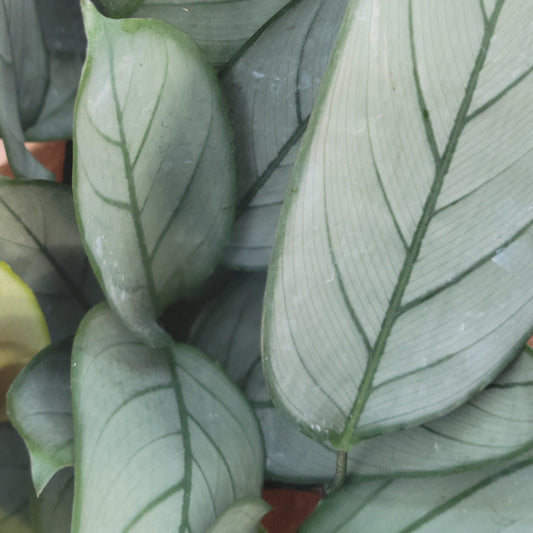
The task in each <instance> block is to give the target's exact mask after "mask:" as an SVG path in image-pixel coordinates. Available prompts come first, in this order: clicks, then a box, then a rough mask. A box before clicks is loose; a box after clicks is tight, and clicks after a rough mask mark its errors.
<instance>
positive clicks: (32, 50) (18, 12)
mask: <svg viewBox="0 0 533 533" xmlns="http://www.w3.org/2000/svg"><path fill="white" fill-rule="evenodd" d="M29 28H31V31H29V30H28V29H29ZM47 83H48V64H47V56H46V51H45V48H44V43H43V37H42V34H41V27H40V24H39V19H38V17H37V10H36V7H35V2H34V0H27V1H25V2H20V1H19V0H5V1H3V2H2V3H1V4H0V136H1V137H2V139H3V141H4V144H5V146H6V152H7V155H8V158H9V163H10V166H11V168H12V169H13V172H14V174H15V176H16V177H18V178H25V179H49V180H55V176H54V175H53V174H52V173H51V172H50V171H49V170H47V169H46V168H44V167H43V166H42V165H41V164H40V163H38V162H37V160H36V159H35V158H34V157H33V156H32V155H31V154H30V152H29V151H28V150H26V148H25V147H24V129H26V128H27V127H29V126H31V124H33V122H35V120H36V119H37V115H38V114H39V110H40V109H41V107H42V105H43V102H44V97H45V94H46V87H47Z"/></svg>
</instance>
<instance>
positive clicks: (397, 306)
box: [264, 0, 533, 450]
mask: <svg viewBox="0 0 533 533" xmlns="http://www.w3.org/2000/svg"><path fill="white" fill-rule="evenodd" d="M482 5H484V4H479V3H477V2H467V3H464V2H446V3H440V4H438V5H437V4H433V3H424V2H416V1H413V2H411V1H408V0H403V1H400V2H397V1H394V2H393V1H385V2H375V1H372V0H362V1H360V2H357V1H352V3H351V4H350V6H349V8H348V12H347V16H346V18H345V21H344V23H343V27H342V29H341V34H340V35H341V36H340V38H339V41H338V44H337V48H336V52H335V55H334V60H333V62H332V64H331V65H330V68H329V70H328V73H327V75H326V80H325V83H324V85H323V90H322V92H321V94H320V96H319V100H318V107H317V108H315V113H314V115H313V117H312V119H311V124H310V126H309V128H308V133H307V136H306V140H305V141H304V145H303V148H302V151H301V152H300V156H299V159H298V162H297V163H296V168H295V174H294V182H293V186H292V188H291V190H290V192H289V193H288V196H287V199H286V203H285V207H284V210H283V213H282V218H281V223H280V230H279V236H278V240H277V243H276V248H275V252H274V258H273V262H272V266H271V270H270V274H269V282H268V287H267V297H266V306H265V319H264V364H265V369H266V373H267V381H268V383H269V388H270V390H271V391H272V393H273V396H274V400H275V402H276V403H277V404H279V405H281V406H283V408H284V409H285V410H286V411H287V412H288V414H289V415H290V416H291V417H292V418H293V419H294V420H295V421H296V423H297V424H298V425H299V426H301V427H302V429H303V430H304V431H306V432H307V433H308V434H310V435H313V436H315V437H317V438H319V439H322V440H325V439H328V440H331V441H332V442H333V443H334V444H335V446H337V447H340V448H343V449H346V450H349V449H350V448H351V447H352V446H353V445H354V444H355V443H357V442H359V441H360V440H361V439H363V438H368V437H371V436H375V435H377V434H380V433H382V432H386V431H387V432H388V431H392V430H394V429H398V428H401V427H405V426H406V425H415V424H419V423H422V422H424V421H425V420H427V419H429V418H432V417H435V416H437V415H439V414H443V413H446V412H449V411H450V410H451V409H452V408H454V407H456V406H457V405H459V404H461V403H462V402H464V401H465V400H466V399H467V398H468V397H470V396H471V395H472V394H473V393H474V392H475V391H476V390H479V389H481V388H482V387H483V386H485V385H486V384H488V383H489V382H490V381H491V380H492V379H493V378H494V377H495V376H496V375H497V374H498V373H499V372H500V371H501V369H502V367H503V366H504V365H505V364H506V363H507V362H508V361H509V359H510V358H511V357H512V356H513V355H515V354H516V353H517V352H518V351H519V350H520V348H521V346H522V345H523V343H525V341H526V339H527V338H528V337H529V334H530V333H531V325H532V324H533V286H532V285H531V283H529V277H530V275H529V273H530V271H531V268H530V265H531V261H532V260H533V231H532V228H531V222H532V219H533V209H532V205H533V181H532V180H531V179H530V170H529V169H530V168H531V164H532V163H533V138H532V137H531V136H530V135H529V134H528V132H529V131H530V128H531V126H532V124H533V104H532V101H531V99H530V98H529V94H530V92H531V90H532V89H533V76H531V75H530V74H531V71H532V67H533V65H532V64H533V60H532V59H531V58H533V53H532V52H533V49H532V48H531V42H530V41H528V39H527V38H526V36H528V35H530V34H531V31H532V30H533V26H532V24H533V22H532V21H533V18H532V16H533V5H532V4H530V3H529V2H524V1H518V2H508V3H505V2H503V1H501V0H498V1H497V2H495V3H493V4H491V5H490V9H489V8H487V9H485V10H482V9H481V6H482ZM485 15H486V17H485ZM457 20H462V21H465V24H464V25H457V24H455V23H452V22H453V21H457ZM446 21H449V24H448V23H447V22H446ZM519 36H523V38H519ZM391 50H394V53H388V51H391ZM518 57H520V59H517V58H518ZM452 58H453V59H452Z"/></svg>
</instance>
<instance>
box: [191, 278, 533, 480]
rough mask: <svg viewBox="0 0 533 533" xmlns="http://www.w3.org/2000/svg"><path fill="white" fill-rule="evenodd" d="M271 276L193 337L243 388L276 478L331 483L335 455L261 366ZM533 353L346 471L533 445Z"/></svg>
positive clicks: (369, 450) (431, 464)
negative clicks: (277, 399) (300, 424)
mask: <svg viewBox="0 0 533 533" xmlns="http://www.w3.org/2000/svg"><path fill="white" fill-rule="evenodd" d="M264 282H265V276H264V275H263V274H243V275H241V276H240V277H239V278H237V280H236V281H235V282H234V283H232V284H231V285H230V286H229V287H228V289H227V290H226V291H225V292H224V293H223V294H222V295H221V296H220V298H218V299H217V300H215V301H214V302H212V303H210V304H209V305H207V306H206V309H205V310H204V312H203V313H201V314H200V316H199V318H198V320H197V322H196V323H195V325H194V328H193V332H192V335H191V338H190V342H191V343H192V344H194V345H195V346H198V347H199V348H200V349H201V350H202V351H204V352H205V353H206V354H208V355H209V356H210V357H212V358H213V359H214V360H215V361H217V362H218V363H219V364H220V365H221V366H222V367H223V368H224V370H225V371H226V372H227V373H228V375H229V376H230V378H231V379H232V380H233V381H234V382H235V383H237V384H238V385H239V386H240V387H241V389H242V390H243V391H244V392H245V395H246V397H247V398H248V400H249V401H250V403H251V405H252V406H253V407H254V409H255V412H256V414H257V416H258V418H259V421H260V423H261V427H262V430H263V435H264V439H265V447H266V452H267V475H268V476H269V477H270V478H274V479H278V480H283V481H289V482H298V483H315V482H326V481H328V480H329V479H331V478H332V476H333V473H334V469H335V461H336V454H335V451H334V449H333V448H332V447H331V446H330V445H328V444H327V443H321V442H317V441H315V440H312V439H310V438H309V437H307V436H305V435H304V434H303V433H301V432H300V431H298V429H297V427H296V426H295V424H294V423H293V422H292V421H291V420H289V419H287V418H286V417H285V416H284V415H283V414H282V413H281V412H280V411H279V409H277V408H275V407H274V405H273V404H272V403H271V401H270V396H269V393H268V389H267V387H266V383H265V381H264V379H263V375H262V369H261V364H260V357H261V350H260V336H261V323H260V322H261V308H262V298H263V291H264ZM532 384H533V356H532V352H531V349H530V348H529V347H527V348H525V349H524V350H523V351H522V353H521V355H520V356H519V357H518V358H517V359H516V361H514V362H513V363H512V364H511V365H510V366H509V368H507V369H506V370H505V372H504V373H503V374H502V375H501V376H499V377H498V378H497V379H496V380H495V382H494V383H492V384H491V385H489V386H488V387H487V389H485V390H483V391H481V392H480V393H478V394H477V395H475V396H474V397H473V398H471V399H470V400H469V401H468V402H467V403H466V404H465V405H464V406H462V407H460V408H458V409H456V410H454V411H453V412H452V413H450V414H449V415H446V416H444V417H441V418H438V419H436V420H432V421H431V422H428V423H426V424H425V425H423V426H421V427H415V428H411V429H406V430H403V431H399V432H394V433H390V434H386V435H382V436H379V437H375V438H372V439H368V440H366V441H363V442H360V443H359V444H358V445H357V446H356V447H355V448H353V449H352V450H351V452H350V453H349V456H348V472H349V473H351V474H355V475H357V476H358V477H359V478H361V477H367V476H412V475H427V474H434V473H442V472H450V471H454V470H459V469H466V468H472V467H475V466H479V465H480V464H482V463H487V462H490V461H498V460H501V459H502V458H506V457H510V456H513V455H516V454H518V453H521V452H523V451H525V450H526V449H528V448H530V447H531V446H533V394H531V385H532Z"/></svg>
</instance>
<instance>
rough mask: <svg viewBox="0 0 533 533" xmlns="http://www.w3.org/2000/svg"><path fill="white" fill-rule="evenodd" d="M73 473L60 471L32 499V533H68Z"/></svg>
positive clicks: (70, 516)
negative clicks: (37, 495) (39, 493)
mask: <svg viewBox="0 0 533 533" xmlns="http://www.w3.org/2000/svg"><path fill="white" fill-rule="evenodd" d="M73 499H74V471H73V469H72V468H64V469H63V470H60V471H59V472H58V473H57V474H55V475H54V477H53V478H52V479H51V480H50V483H48V485H46V488H45V489H44V490H43V492H42V493H41V495H40V496H39V497H38V498H37V497H34V499H33V501H32V506H31V511H32V513H31V515H32V516H31V518H32V525H33V531H34V533H70V525H71V521H72V501H73Z"/></svg>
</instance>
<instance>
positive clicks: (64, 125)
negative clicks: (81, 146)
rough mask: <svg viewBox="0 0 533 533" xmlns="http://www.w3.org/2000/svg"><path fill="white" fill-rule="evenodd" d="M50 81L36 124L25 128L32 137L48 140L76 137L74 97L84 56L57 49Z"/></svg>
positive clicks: (51, 68)
mask: <svg viewBox="0 0 533 533" xmlns="http://www.w3.org/2000/svg"><path fill="white" fill-rule="evenodd" d="M49 66H50V74H49V76H50V83H49V85H48V90H47V91H46V97H45V99H44V103H43V107H42V109H41V112H40V113H39V117H38V118H37V120H36V122H35V124H33V126H31V127H30V128H28V129H27V130H26V131H25V136H26V139H27V140H28V141H33V142H46V141H54V140H61V139H70V138H72V121H73V114H74V101H75V99H76V94H77V90H78V83H79V81H80V75H81V68H82V66H83V57H82V56H81V55H78V54H67V53H64V54H60V53H57V54H55V55H53V56H51V57H50V62H49Z"/></svg>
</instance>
